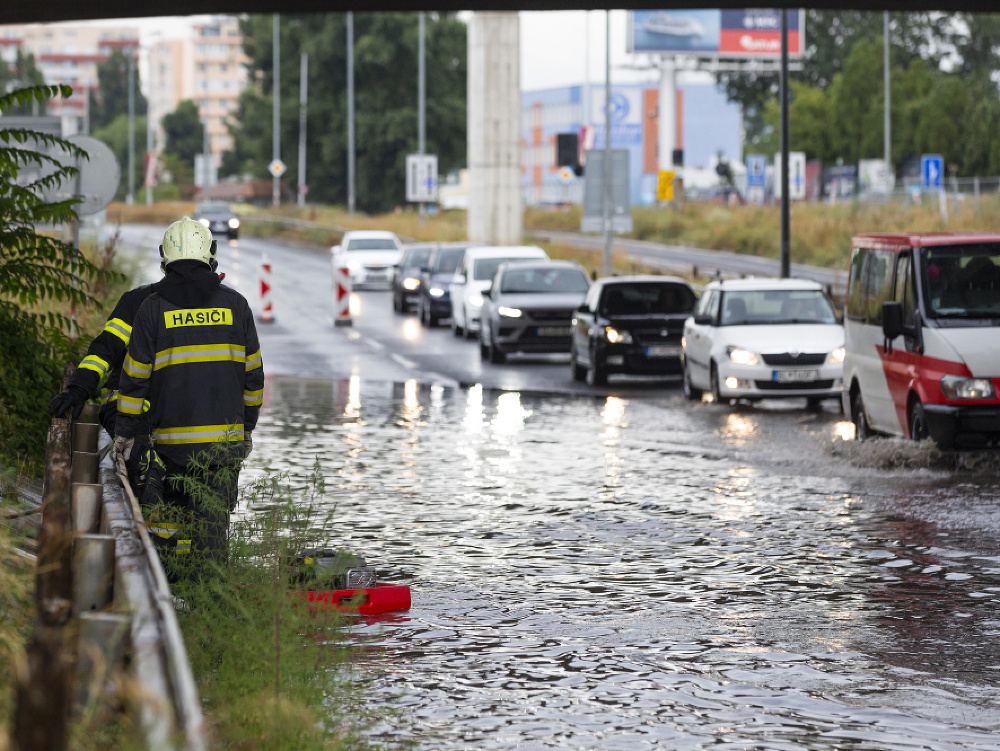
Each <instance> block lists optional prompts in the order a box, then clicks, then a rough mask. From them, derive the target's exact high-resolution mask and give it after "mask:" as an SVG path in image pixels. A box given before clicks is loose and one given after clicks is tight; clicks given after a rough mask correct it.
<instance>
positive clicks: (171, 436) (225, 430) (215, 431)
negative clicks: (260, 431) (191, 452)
mask: <svg viewBox="0 0 1000 751" xmlns="http://www.w3.org/2000/svg"><path fill="white" fill-rule="evenodd" d="M153 438H155V439H156V442H157V443H167V444H180V443H224V442H226V441H242V440H243V425H190V426H188V427H184V428H161V429H159V430H154V431H153Z"/></svg>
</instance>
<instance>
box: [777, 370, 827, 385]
mask: <svg viewBox="0 0 1000 751" xmlns="http://www.w3.org/2000/svg"><path fill="white" fill-rule="evenodd" d="M771 380H772V381H774V382H775V383H807V382H809V381H818V380H819V371H818V370H775V371H774V372H773V373H772V374H771Z"/></svg>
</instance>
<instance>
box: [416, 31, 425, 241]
mask: <svg viewBox="0 0 1000 751" xmlns="http://www.w3.org/2000/svg"><path fill="white" fill-rule="evenodd" d="M418 18H419V27H420V30H419V34H418V36H419V40H418V42H417V153H418V154H419V155H420V156H423V155H424V149H425V148H426V146H427V118H426V109H427V68H426V54H425V49H424V34H425V32H426V28H425V24H426V22H425V20H424V12H423V11H420V13H419V14H418ZM417 215H418V217H419V221H420V224H423V223H424V202H423V201H421V202H420V204H419V208H418V212H417Z"/></svg>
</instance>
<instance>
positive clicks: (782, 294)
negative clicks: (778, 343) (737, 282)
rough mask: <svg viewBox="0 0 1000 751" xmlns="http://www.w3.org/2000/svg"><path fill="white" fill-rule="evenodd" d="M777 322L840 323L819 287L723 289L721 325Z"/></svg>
mask: <svg viewBox="0 0 1000 751" xmlns="http://www.w3.org/2000/svg"><path fill="white" fill-rule="evenodd" d="M778 323H837V313H836V311H835V310H834V309H833V303H831V302H830V300H829V298H828V297H827V296H826V295H825V294H823V291H822V290H818V289H767V290H739V291H730V290H725V291H724V292H723V295H722V318H721V320H720V324H721V325H722V326H739V325H741V324H751V325H753V324H765V325H767V324H778Z"/></svg>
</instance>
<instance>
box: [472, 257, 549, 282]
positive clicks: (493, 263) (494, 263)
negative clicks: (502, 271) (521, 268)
mask: <svg viewBox="0 0 1000 751" xmlns="http://www.w3.org/2000/svg"><path fill="white" fill-rule="evenodd" d="M518 260H522V261H528V260H532V261H535V260H538V259H536V258H531V259H528V258H521V259H518V258H505V257H504V256H495V257H492V258H477V259H476V261H475V263H473V264H472V278H473V279H478V280H480V281H487V280H489V279H492V278H493V277H494V276H495V275H496V273H497V269H498V268H500V264H501V263H510V262H511V261H518Z"/></svg>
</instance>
